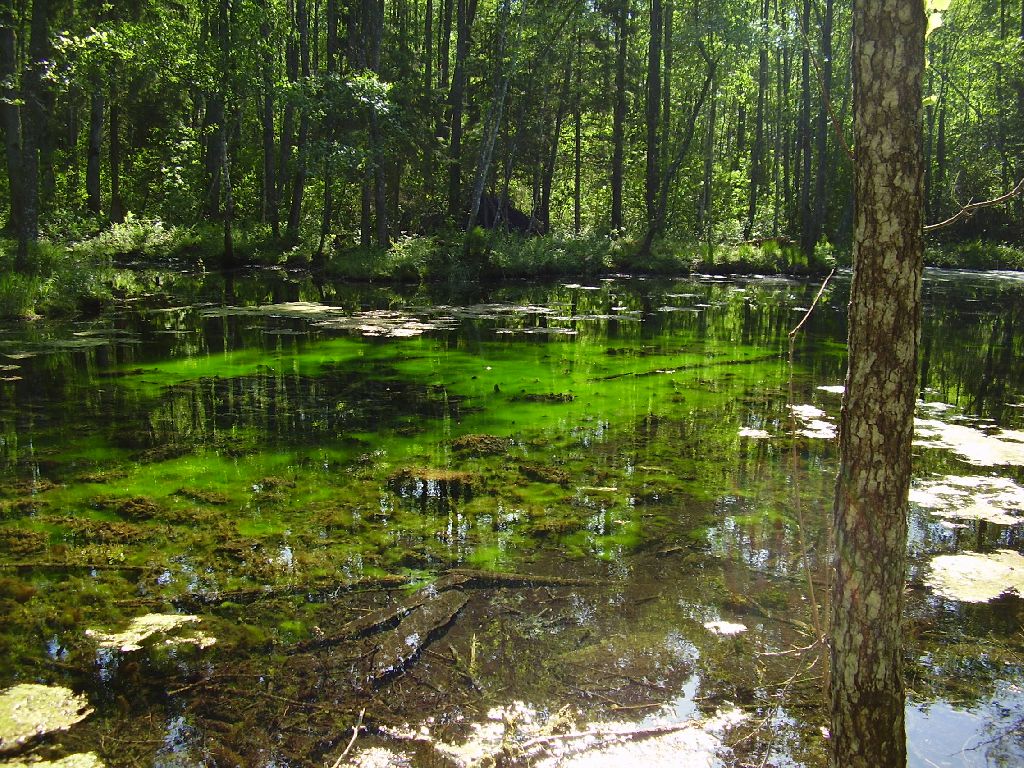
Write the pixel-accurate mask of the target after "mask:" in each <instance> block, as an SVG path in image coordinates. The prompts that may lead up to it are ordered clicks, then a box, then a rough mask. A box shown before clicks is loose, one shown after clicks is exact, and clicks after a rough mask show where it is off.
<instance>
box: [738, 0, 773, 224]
mask: <svg viewBox="0 0 1024 768" xmlns="http://www.w3.org/2000/svg"><path fill="white" fill-rule="evenodd" d="M761 26H762V28H763V29H764V30H767V29H768V0H762V2H761ZM767 94H768V47H767V45H763V44H762V45H761V50H760V51H759V53H758V64H757V114H756V115H755V117H754V120H755V125H754V148H753V150H752V151H751V153H750V195H749V197H748V199H747V223H746V226H744V228H743V238H744V239H745V240H749V239H750V238H751V237H753V233H754V220H755V219H756V218H757V196H758V193H759V192H760V191H761V185H762V182H763V178H764V121H765V99H766V97H767Z"/></svg>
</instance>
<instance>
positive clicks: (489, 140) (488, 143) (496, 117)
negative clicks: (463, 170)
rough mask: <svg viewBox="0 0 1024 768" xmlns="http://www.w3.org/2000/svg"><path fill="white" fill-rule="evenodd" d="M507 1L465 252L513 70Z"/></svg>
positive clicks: (500, 15)
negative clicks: (508, 49) (507, 51)
mask: <svg viewBox="0 0 1024 768" xmlns="http://www.w3.org/2000/svg"><path fill="white" fill-rule="evenodd" d="M511 12H512V9H511V2H510V0H502V3H501V6H500V8H499V10H498V40H497V53H496V55H495V67H496V69H497V72H496V73H495V75H496V76H495V85H494V97H493V99H492V100H491V106H490V108H489V109H488V110H487V118H486V119H485V120H484V135H483V141H482V142H481V144H480V157H479V159H478V162H477V168H476V176H475V177H474V180H473V196H472V199H471V202H470V207H469V221H468V223H467V224H466V232H467V237H466V240H465V243H464V246H465V247H464V252H468V250H469V243H470V239H469V237H468V233H469V232H472V230H473V227H475V226H476V220H477V215H478V214H479V213H480V201H481V199H482V198H483V194H484V187H485V186H486V185H487V177H488V176H489V175H490V172H491V158H492V157H493V156H494V145H495V143H496V141H497V139H498V129H499V128H500V127H501V121H502V116H503V115H504V112H505V97H506V96H507V95H508V86H509V82H510V80H511V78H512V72H513V71H514V70H515V63H516V57H515V54H513V57H512V61H511V62H510V63H508V64H506V63H505V39H506V36H507V32H508V21H509V16H510V15H511Z"/></svg>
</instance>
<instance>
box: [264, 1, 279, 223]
mask: <svg viewBox="0 0 1024 768" xmlns="http://www.w3.org/2000/svg"><path fill="white" fill-rule="evenodd" d="M262 12H263V19H262V21H261V22H260V34H262V35H263V61H262V66H261V69H262V71H261V73H260V74H261V78H262V83H261V87H262V89H263V109H262V115H261V118H262V126H261V127H262V134H263V197H262V200H261V203H262V218H263V222H264V223H265V224H269V225H270V231H271V234H272V235H273V236H274V237H275V238H277V237H280V236H281V219H280V216H279V214H278V205H277V170H276V166H275V163H274V159H275V158H274V154H275V149H276V142H275V140H274V116H275V110H276V106H275V99H274V49H273V45H272V43H271V40H270V18H269V16H270V0H263V6H262Z"/></svg>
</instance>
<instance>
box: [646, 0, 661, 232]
mask: <svg viewBox="0 0 1024 768" xmlns="http://www.w3.org/2000/svg"><path fill="white" fill-rule="evenodd" d="M650 22H651V23H650V41H649V43H648V46H647V175H646V186H645V196H644V202H645V203H646V205H647V223H648V226H650V225H651V224H653V222H654V217H655V215H656V213H657V212H656V208H657V205H658V177H659V173H658V171H659V167H660V165H661V154H660V150H659V149H658V130H659V128H661V96H662V94H661V43H662V10H661V0H651V18H650Z"/></svg>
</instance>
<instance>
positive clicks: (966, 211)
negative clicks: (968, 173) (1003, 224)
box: [924, 178, 1024, 234]
mask: <svg viewBox="0 0 1024 768" xmlns="http://www.w3.org/2000/svg"><path fill="white" fill-rule="evenodd" d="M1021 195H1024V178H1021V180H1020V181H1018V182H1017V186H1015V187H1014V188H1013V189H1011V190H1010V191H1009V192H1007V193H1006V194H1005V195H1000V196H999V197H994V198H992V199H991V200H982V201H981V202H977V203H968V204H967V205H965V206H963V207H962V208H961V209H960V210H959V211H957V212H956V213H954V214H953V215H952V216H950V217H949V218H948V219H946V220H945V221H940V222H938V223H937V224H928V225H926V226H925V228H924V231H925V234H929V233H931V232H936V231H938V230H940V229H945V228H946V227H951V226H953V225H954V224H956V223H957V222H958V221H961V220H962V219H969V218H970V217H971V216H973V215H974V214H975V212H977V211H980V210H981V209H982V208H992V207H993V206H996V205H1002V204H1003V203H1008V202H1009V201H1010V200H1013V199H1014V198H1015V197H1020V196H1021Z"/></svg>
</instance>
